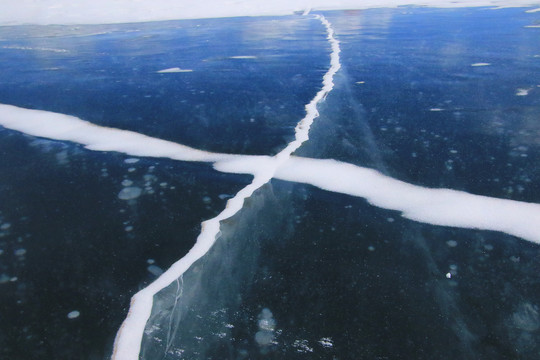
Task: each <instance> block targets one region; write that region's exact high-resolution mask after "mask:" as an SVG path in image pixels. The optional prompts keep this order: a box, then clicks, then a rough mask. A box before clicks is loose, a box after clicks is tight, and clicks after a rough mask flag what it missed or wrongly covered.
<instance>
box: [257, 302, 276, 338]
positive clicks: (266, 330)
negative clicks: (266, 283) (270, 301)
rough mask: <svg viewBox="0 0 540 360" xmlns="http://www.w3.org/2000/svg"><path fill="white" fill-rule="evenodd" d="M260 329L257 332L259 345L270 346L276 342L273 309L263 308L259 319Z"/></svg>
mask: <svg viewBox="0 0 540 360" xmlns="http://www.w3.org/2000/svg"><path fill="white" fill-rule="evenodd" d="M257 325H258V327H259V331H257V333H256V334H255V341H256V342H257V344H259V346H268V345H271V344H273V343H274V337H275V335H274V330H275V329H276V320H275V319H274V315H273V314H272V311H270V309H268V308H264V309H262V311H261V313H260V314H259V320H258V321H257Z"/></svg>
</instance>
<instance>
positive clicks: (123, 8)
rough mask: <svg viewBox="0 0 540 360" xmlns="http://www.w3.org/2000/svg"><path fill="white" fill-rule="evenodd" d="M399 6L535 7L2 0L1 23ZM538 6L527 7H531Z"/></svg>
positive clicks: (516, 3)
mask: <svg viewBox="0 0 540 360" xmlns="http://www.w3.org/2000/svg"><path fill="white" fill-rule="evenodd" d="M398 6H428V7H439V8H457V7H480V6H487V7H495V8H498V7H500V8H506V7H539V6H540V1H532V0H453V1H452V0H339V1H329V0H311V1H310V0H275V1H271V2H269V1H265V0H239V1H234V2H231V1H223V0H208V1H204V2H201V3H199V4H198V5H194V3H192V2H188V1H174V0H155V1H152V2H150V1H146V2H145V1H131V0H94V1H68V0H44V1H39V2H38V1H31V0H4V1H3V2H2V11H1V12H0V26H6V25H22V24H34V25H52V24H58V25H60V24H64V25H75V24H113V23H130V22H147V21H162V20H179V19H198V18H222V17H238V16H279V15H292V14H294V13H309V12H310V11H316V10H361V9H369V8H394V7H398ZM535 10H538V9H530V10H529V11H535Z"/></svg>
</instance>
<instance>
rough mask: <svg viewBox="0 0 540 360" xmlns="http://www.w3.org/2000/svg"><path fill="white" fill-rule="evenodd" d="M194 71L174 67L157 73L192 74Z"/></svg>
mask: <svg viewBox="0 0 540 360" xmlns="http://www.w3.org/2000/svg"><path fill="white" fill-rule="evenodd" d="M192 71H193V70H191V69H180V68H179V67H173V68H168V69H163V70H159V71H156V72H157V73H159V74H163V73H185V72H192Z"/></svg>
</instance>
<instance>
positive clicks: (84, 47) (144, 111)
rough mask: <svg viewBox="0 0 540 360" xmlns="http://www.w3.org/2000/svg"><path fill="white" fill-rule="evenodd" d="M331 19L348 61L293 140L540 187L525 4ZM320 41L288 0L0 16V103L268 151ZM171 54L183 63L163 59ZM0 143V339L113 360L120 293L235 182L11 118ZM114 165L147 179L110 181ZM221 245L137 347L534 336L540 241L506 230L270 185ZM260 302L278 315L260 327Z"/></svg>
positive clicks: (483, 353) (431, 179) (317, 80)
mask: <svg viewBox="0 0 540 360" xmlns="http://www.w3.org/2000/svg"><path fill="white" fill-rule="evenodd" d="M325 15H326V16H327V18H328V19H329V21H330V22H331V23H332V24H333V27H334V29H335V31H336V37H337V38H338V39H339V40H340V42H341V48H342V53H341V59H342V66H343V68H342V71H341V72H340V73H339V74H338V75H337V76H336V87H335V89H334V91H333V92H332V93H331V94H330V95H329V96H328V98H327V99H326V101H325V102H324V103H323V104H322V106H321V108H320V111H321V117H320V118H319V119H317V122H316V123H315V125H314V126H313V129H312V131H311V134H310V141H309V142H308V143H306V144H305V145H304V146H303V147H302V149H301V150H300V151H299V154H300V155H303V156H310V157H319V158H335V159H339V160H342V161H346V162H351V163H355V164H358V165H362V166H368V167H372V168H376V169H378V170H380V171H382V172H385V173H387V174H389V175H391V176H393V177H395V178H398V179H402V180H405V181H409V182H413V183H416V184H420V185H426V186H435V187H438V186H444V187H449V188H454V189H460V190H465V191H469V192H472V193H477V194H483V195H489V196H495V197H501V198H510V199H516V200H523V201H530V202H539V201H540V189H539V188H538V186H539V184H540V179H539V177H540V173H539V169H538V164H539V163H540V162H539V160H540V159H539V146H538V144H539V143H538V133H539V131H540V129H539V126H538V121H537V114H538V110H539V107H540V104H539V101H540V96H539V94H540V89H538V88H536V86H537V85H539V84H540V75H539V74H540V71H539V70H540V69H539V67H540V58H539V57H537V56H535V55H540V45H539V44H540V43H539V42H538V40H537V39H538V30H537V29H528V28H525V27H524V26H526V25H530V24H534V23H535V22H537V21H538V15H537V14H534V13H531V14H526V13H524V11H523V9H502V10H496V11H495V10H491V9H487V8H479V9H459V10H450V9H444V10H442V9H424V8H399V9H379V10H367V11H347V12H328V13H325ZM55 50H56V51H55ZM329 51H330V49H329V44H328V42H327V41H326V33H325V31H324V29H323V28H322V26H321V25H320V23H319V22H318V21H314V20H313V19H312V18H311V17H300V16H294V17H276V18H236V19H210V20H186V21H172V22H156V23H145V24H122V25H104V26H78V27H73V26H68V27H64V26H47V27H42V26H36V27H33V26H22V27H4V28H0V58H1V59H2V62H1V63H0V64H1V65H0V66H1V67H2V82H1V83H0V103H6V104H12V105H17V106H21V107H28V108H34V109H41V110H48V111H55V112H60V113H66V114H71V115H75V116H78V117H80V118H83V119H85V120H89V121H92V122H95V123H97V124H100V125H106V126H111V127H117V128H123V129H129V130H133V131H139V132H142V133H145V134H148V135H152V136H156V137H160V138H164V139H168V140H173V141H178V142H180V143H182V144H186V145H190V146H193V147H196V148H200V149H207V150H212V151H220V152H231V153H242V154H272V153H275V152H277V151H278V150H279V149H280V148H281V147H283V146H284V145H285V144H286V143H287V142H288V141H290V140H291V139H292V136H293V127H294V125H295V124H296V121H298V120H299V119H300V118H301V117H302V116H303V111H304V110H303V109H304V105H305V104H306V103H307V102H309V101H310V99H311V98H312V97H313V95H314V94H315V93H316V91H317V90H318V88H319V86H320V84H321V77H322V75H323V74H324V73H325V71H326V69H327V67H328V54H329ZM232 56H256V58H255V59H252V58H246V59H231V57H232ZM484 62H485V63H490V64H491V65H489V66H485V67H473V66H471V65H472V64H475V63H484ZM172 67H180V68H183V69H191V70H193V72H186V73H170V74H159V73H157V71H159V70H162V69H166V68H172ZM518 89H531V90H530V92H529V95H527V96H517V95H516V92H517V90H518ZM432 109H440V111H432ZM0 138H1V141H0V152H1V153H2V162H1V163H0V167H1V170H0V179H1V181H0V195H1V198H2V199H3V200H2V203H1V204H0V220H1V221H2V223H3V224H5V223H9V224H10V227H9V228H8V229H5V230H3V231H2V237H1V238H0V249H2V250H3V251H4V253H3V254H2V255H0V256H1V262H0V273H2V274H7V275H9V276H10V278H11V279H13V278H12V277H15V276H16V277H17V279H13V281H11V280H10V281H8V282H5V283H2V284H0V286H1V287H2V292H0V294H1V295H0V305H1V306H0V307H1V308H2V309H4V310H5V313H4V314H5V315H2V322H1V325H0V355H1V356H0V357H6V358H21V359H32V358H54V359H72V358H73V357H74V354H76V356H78V357H80V356H83V358H85V359H94V358H103V357H104V356H107V354H108V353H109V352H110V349H111V346H112V340H113V338H114V334H115V331H116V330H117V328H118V326H119V325H120V323H121V321H122V319H123V318H124V316H125V314H126V312H127V308H128V305H129V297H130V296H131V295H132V294H133V293H134V292H136V291H137V290H138V289H139V288H140V287H142V286H144V285H145V284H147V283H148V282H149V281H151V280H152V279H153V277H152V274H151V273H150V272H149V271H148V270H147V268H148V266H152V265H154V266H159V267H160V268H166V267H167V266H169V265H170V264H171V263H172V262H174V261H175V260H177V259H178V258H180V257H181V256H182V255H183V254H185V253H186V252H187V251H188V250H189V248H190V246H191V245H192V244H193V242H194V241H195V238H196V236H197V234H198V232H199V230H200V228H199V226H200V222H201V221H203V220H205V219H208V218H210V217H212V216H214V215H215V214H217V213H218V212H219V211H220V210H221V209H222V208H223V207H224V205H225V200H226V199H227V197H229V196H230V195H232V194H234V193H235V192H236V191H238V190H239V189H240V188H241V187H243V186H244V185H245V184H247V182H248V181H249V177H248V176H236V175H223V174H218V173H217V172H215V171H213V170H212V169H211V167H210V166H209V165H206V164H191V163H190V164H187V163H179V162H173V161H170V160H161V159H140V160H139V161H138V162H136V163H130V162H127V163H126V162H125V160H126V158H127V157H126V156H123V155H120V154H114V153H94V152H90V151H87V150H84V149H81V148H80V147H79V146H77V145H74V144H66V143H62V142H56V141H46V140H41V139H35V138H32V137H27V136H24V135H20V134H18V133H16V132H13V131H8V130H0ZM124 180H130V181H132V182H133V184H132V185H131V186H136V187H139V188H141V189H143V194H142V195H141V196H140V197H139V198H137V199H134V200H133V201H125V200H121V199H119V198H118V193H119V192H120V191H121V190H122V188H123V187H124V186H123V185H122V184H121V183H122V181H124ZM162 184H163V185H162ZM150 190H151V191H150ZM129 227H132V229H130V230H129V231H128V230H127V229H129ZM221 240H222V241H218V242H217V243H216V246H215V247H214V248H213V249H212V251H211V252H210V253H209V254H208V256H207V257H206V258H205V259H204V260H203V261H201V262H200V263H198V264H197V267H196V269H197V270H200V269H203V271H202V272H200V271H198V272H193V271H192V272H188V273H186V275H185V276H184V278H183V282H182V285H183V286H184V291H185V298H183V301H184V303H183V304H184V305H183V306H184V308H181V307H179V308H178V309H177V310H176V312H173V313H170V312H166V311H165V312H164V313H163V316H164V318H165V319H167V321H169V320H170V319H173V320H175V321H176V320H177V319H181V320H182V322H179V323H178V324H177V323H176V322H175V327H174V329H176V331H177V332H176V335H177V336H176V337H175V338H174V340H172V341H170V342H169V341H165V343H164V339H165V338H166V337H167V332H168V331H167V330H168V328H167V327H165V328H163V329H162V330H160V331H164V333H163V332H161V333H159V334H160V336H161V337H159V336H158V339H161V341H159V340H158V341H156V340H155V338H152V337H150V336H148V337H146V338H145V339H144V347H143V356H144V358H147V359H153V358H155V357H156V356H157V355H156V354H159V355H160V358H161V356H162V355H163V354H165V355H166V358H168V359H175V358H182V356H184V357H185V358H190V359H196V358H200V354H201V353H204V354H205V355H206V358H214V359H223V358H232V359H236V358H251V359H258V358H260V359H283V358H287V359H297V358H298V359H300V358H321V359H327V358H332V357H337V358H369V359H373V358H381V359H384V358H389V359H394V358H417V359H433V358H441V359H445V358H447V359H456V358H490V359H507V358H523V359H534V358H535V355H536V354H538V352H539V351H540V345H539V343H538V342H537V341H536V338H537V335H538V329H539V328H540V315H539V310H538V309H539V308H538V306H540V297H539V295H538V294H540V281H539V278H538V275H537V274H538V273H539V270H540V269H539V265H538V261H537V253H538V246H537V245H533V244H529V243H525V242H523V241H522V240H520V239H517V238H514V237H511V236H506V235H501V234H495V233H491V232H483V231H474V230H462V229H461V230H459V229H450V228H442V227H435V226H430V225H421V224H417V223H414V222H411V221H408V220H404V219H402V218H401V217H400V216H399V214H396V213H395V212H392V211H386V210H380V209H375V208H373V207H371V206H370V205H369V204H367V203H366V202H365V201H364V200H362V199H356V198H350V197H348V196H345V195H338V194H333V193H329V192H325V191H322V190H317V189H314V188H312V187H309V186H306V185H298V184H291V183H285V182H281V181H272V183H271V184H269V186H267V187H265V188H264V189H262V190H261V191H260V192H259V193H257V194H256V196H255V197H254V198H253V199H251V200H250V201H248V202H247V203H246V205H245V208H244V210H243V211H242V212H240V213H239V214H238V215H237V216H235V217H234V218H233V219H231V220H229V221H227V222H226V223H225V224H223V229H222V238H221ZM20 249H25V250H26V253H25V254H23V255H21V254H22V252H21V251H18V250H20ZM448 274H450V276H448ZM176 286H177V284H173V287H172V288H171V289H168V290H167V291H168V292H169V293H170V295H173V296H172V297H167V296H165V295H167V294H169V293H167V292H165V294H162V296H161V302H160V304H161V305H160V306H163V307H162V308H157V310H163V309H167V306H170V302H169V301H171V299H174V295H175V291H176V290H177V289H176ZM188 294H189V296H188ZM190 305H191V307H189V306H190ZM265 309H268V310H269V311H271V313H272V317H271V319H272V321H273V322H274V328H273V329H272V330H271V331H270V330H264V328H261V326H260V324H259V322H258V321H259V320H261V319H268V316H266V315H264V314H266V313H267V312H265V311H266V310H265ZM72 311H79V312H80V315H79V317H77V318H74V319H70V318H69V317H68V314H70V313H71V312H72ZM171 315H172V316H171ZM265 316H266V317H265ZM160 320H163V319H162V318H160V317H159V316H156V317H155V318H154V319H153V320H152V321H153V322H152V323H151V325H158V326H160V325H163V322H160ZM263 330H264V331H266V332H264V331H263ZM261 331H263V333H262V335H257V334H258V333H260V332H261ZM262 338H266V340H270V341H261V339H262ZM66 339H69V341H66ZM200 339H203V341H201V340H200ZM257 339H259V341H258V340H257ZM167 340H169V339H167ZM164 344H165V345H164ZM81 354H83V355H81ZM182 354H183V355H182Z"/></svg>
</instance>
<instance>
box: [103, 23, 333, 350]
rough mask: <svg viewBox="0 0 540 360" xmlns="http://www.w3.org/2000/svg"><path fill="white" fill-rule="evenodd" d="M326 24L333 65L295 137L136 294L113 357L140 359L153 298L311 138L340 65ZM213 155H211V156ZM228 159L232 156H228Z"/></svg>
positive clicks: (296, 130) (198, 257)
mask: <svg viewBox="0 0 540 360" xmlns="http://www.w3.org/2000/svg"><path fill="white" fill-rule="evenodd" d="M315 18H316V19H319V20H320V21H321V23H322V24H323V25H324V26H325V27H326V30H327V34H328V35H327V39H328V41H329V42H330V44H331V47H332V53H331V55H330V68H329V69H328V71H327V72H326V74H325V75H324V77H323V87H322V89H321V90H319V91H318V92H317V94H316V95H315V97H314V98H313V100H311V102H310V103H309V104H308V105H306V115H305V117H304V118H303V119H302V120H300V122H299V123H298V125H297V126H296V129H295V139H294V140H293V141H292V142H290V143H289V144H288V145H287V146H286V147H285V148H284V149H283V150H281V151H280V152H279V153H278V154H276V155H275V156H274V157H272V158H271V159H272V160H271V161H269V162H267V163H266V165H267V166H265V167H259V168H257V171H255V172H253V175H254V178H253V180H252V182H251V183H250V184H249V185H248V186H246V187H245V188H243V189H242V190H240V191H239V192H238V193H237V194H236V195H235V196H234V197H233V198H231V199H229V200H228V201H227V205H226V207H225V209H224V210H223V211H222V212H221V213H220V214H219V215H218V216H216V217H214V218H212V219H210V220H206V221H204V222H203V223H202V229H201V233H200V234H199V236H198V237H197V241H196V242H195V245H194V246H193V248H191V249H190V250H189V252H188V253H187V254H186V255H185V256H184V257H183V258H181V259H180V260H178V261H177V262H175V263H174V264H173V265H172V266H171V267H170V268H169V269H167V271H165V272H164V273H163V274H162V275H161V276H160V277H159V278H157V279H156V280H155V281H154V282H152V283H151V284H150V285H148V286H147V287H146V288H144V289H142V290H141V291H139V292H138V293H136V294H135V295H134V296H133V297H132V299H131V306H130V309H129V313H128V316H127V317H126V319H125V320H124V322H123V324H122V326H121V327H120V330H119V331H118V333H117V335H116V340H115V344H114V350H113V354H112V360H137V359H139V354H140V348H141V343H142V339H143V335H144V328H145V327H146V323H147V322H148V319H149V318H150V315H151V313H152V306H153V298H154V295H156V294H157V293H158V292H159V291H161V290H163V289H165V288H166V287H167V286H169V285H170V284H171V283H173V282H174V281H175V280H176V279H178V278H179V277H180V276H182V275H183V274H184V273H185V272H186V271H187V270H188V269H189V268H190V267H191V266H192V265H193V264H194V263H195V262H196V261H197V260H199V259H200V258H202V257H203V256H204V255H206V254H207V253H208V251H209V250H210V248H211V247H212V246H213V245H214V243H215V241H216V240H217V238H218V237H219V233H220V223H221V221H223V220H226V219H228V218H230V217H232V216H234V215H235V214H236V213H238V212H239V211H240V210H241V209H242V207H243V206H244V201H245V200H246V199H247V198H249V197H250V196H251V195H252V194H253V193H254V192H255V191H256V190H258V189H259V188H261V187H262V186H263V185H265V184H266V183H268V182H269V181H270V180H271V179H272V178H273V177H274V175H275V173H276V171H278V169H279V167H280V166H282V165H283V164H284V163H285V162H286V161H287V160H288V159H289V158H290V157H291V154H292V153H293V152H294V151H295V150H296V149H298V148H299V147H300V146H301V145H302V143H304V142H305V141H307V140H308V138H309V137H308V133H309V128H310V126H311V124H312V123H313V120H314V119H315V118H316V117H318V116H319V112H318V111H317V104H318V103H319V102H320V101H322V100H323V99H324V98H325V97H326V95H328V93H329V92H330V91H331V90H332V89H333V87H334V83H333V77H334V75H335V73H336V72H337V71H338V70H339V68H340V67H341V64H340V62H339V52H340V49H339V42H338V41H337V40H336V39H335V38H334V31H333V30H332V27H331V24H330V23H329V22H328V21H327V20H326V19H325V18H324V17H323V16H320V15H315ZM208 158H210V157H208ZM227 159H229V157H227Z"/></svg>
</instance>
